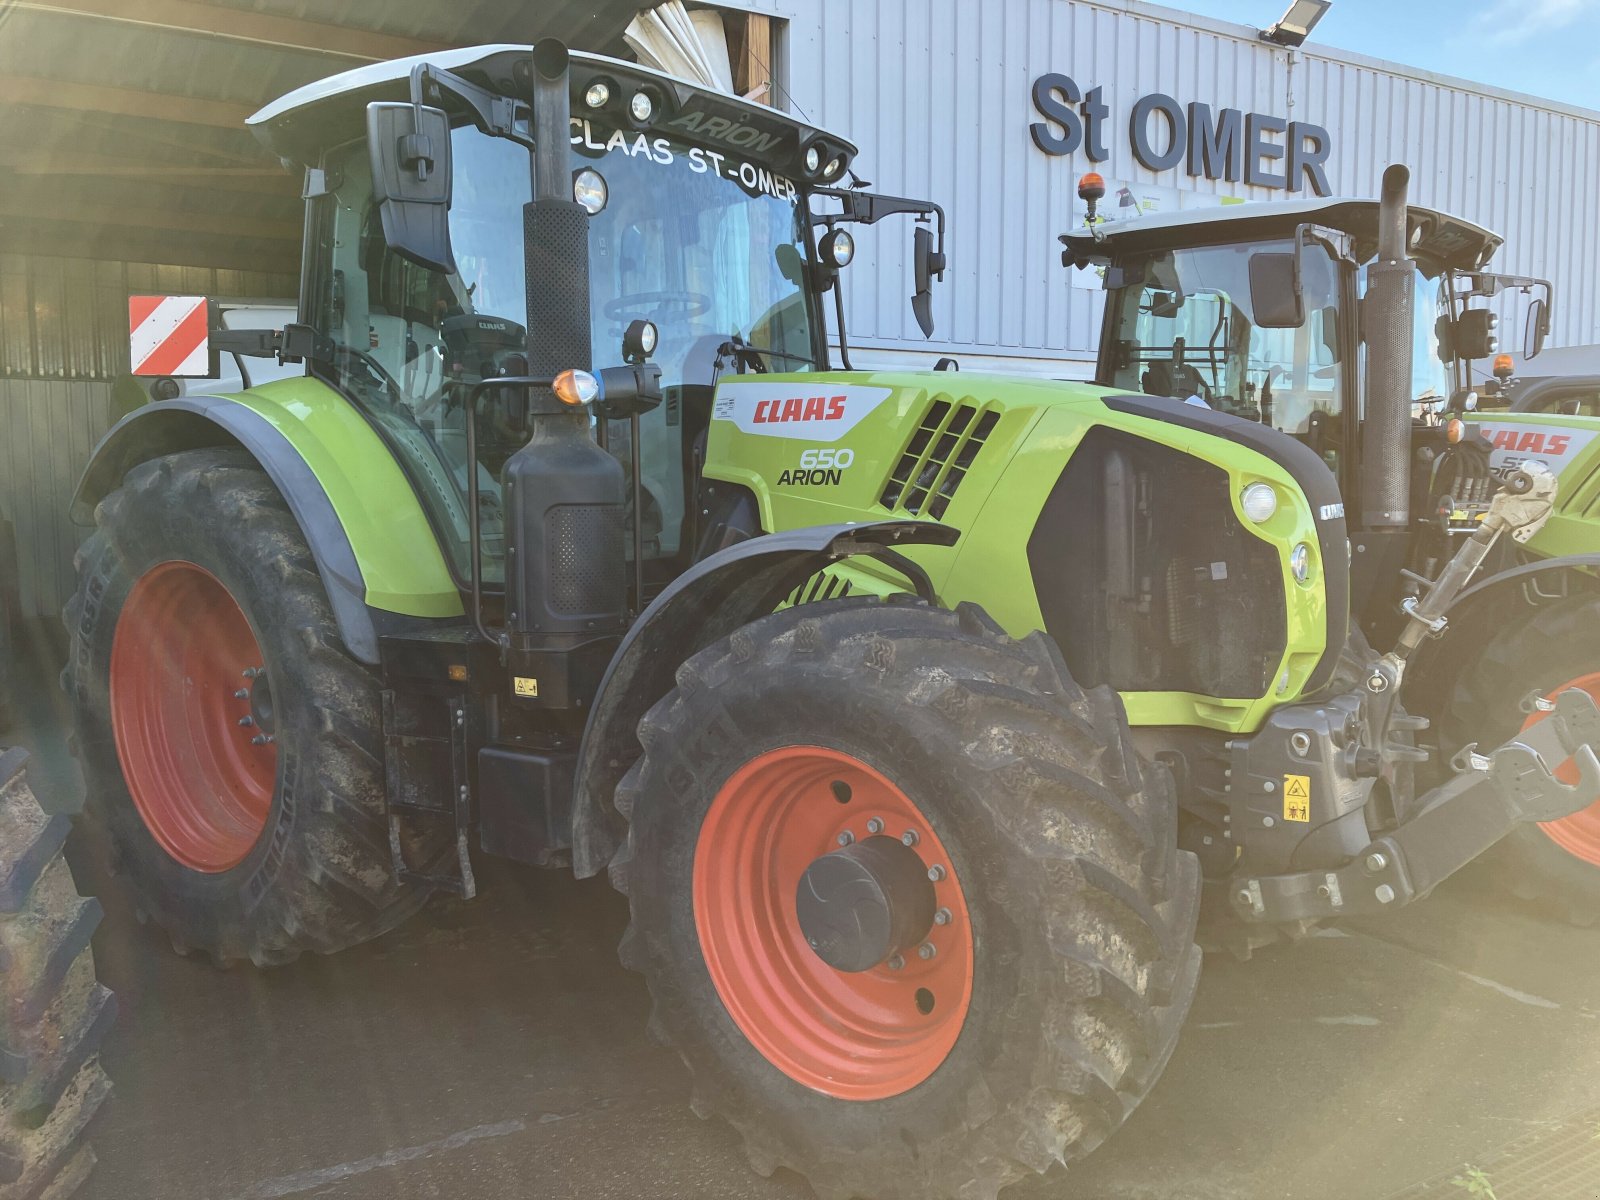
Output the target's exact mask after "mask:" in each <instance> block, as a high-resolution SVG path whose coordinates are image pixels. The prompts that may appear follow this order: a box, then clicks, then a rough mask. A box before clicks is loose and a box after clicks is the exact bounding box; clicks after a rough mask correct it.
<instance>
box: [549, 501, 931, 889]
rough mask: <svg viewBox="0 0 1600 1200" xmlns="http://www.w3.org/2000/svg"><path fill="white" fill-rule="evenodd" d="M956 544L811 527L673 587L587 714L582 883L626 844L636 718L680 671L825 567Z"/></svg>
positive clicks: (927, 531)
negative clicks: (618, 800)
mask: <svg viewBox="0 0 1600 1200" xmlns="http://www.w3.org/2000/svg"><path fill="white" fill-rule="evenodd" d="M960 536H961V535H960V533H959V531H957V530H955V529H952V528H950V527H949V526H948V525H938V524H934V523H933V522H931V521H874V522H871V523H867V524H839V525H814V526H810V527H807V528H802V529H792V530H787V531H785V532H783V533H773V534H765V535H763V536H761V537H755V538H751V539H749V540H748V541H744V542H740V543H739V544H737V545H735V546H730V547H728V548H727V549H726V550H722V551H719V552H718V553H716V554H713V555H711V556H710V557H709V558H706V559H704V560H703V561H701V562H699V563H696V564H695V565H694V566H693V567H691V568H690V569H689V570H688V571H686V572H684V573H683V574H682V575H680V576H679V577H678V578H677V579H675V580H674V581H673V582H672V584H671V585H670V586H669V587H668V588H667V589H666V590H665V591H664V592H662V593H661V595H659V596H657V597H656V599H655V601H654V602H653V603H652V604H651V605H650V607H649V608H647V609H645V611H644V615H643V616H641V617H640V618H639V619H638V620H637V621H635V622H634V623H633V626H632V628H630V629H629V630H628V632H627V635H626V636H625V637H624V638H623V639H622V645H621V646H620V647H619V648H618V650H617V654H616V657H614V658H613V659H612V660H611V665H610V666H609V667H608V668H607V669H606V674H605V678H604V679H602V680H601V681H600V691H599V693H598V694H597V695H596V697H595V702H594V707H593V708H591V709H590V710H589V721H588V724H587V726H586V728H585V729H584V737H583V748H582V750H581V751H580V752H579V756H578V771H577V779H576V782H575V784H574V787H573V816H572V866H573V870H574V871H575V872H576V874H577V875H578V877H579V878H585V877H587V876H590V875H593V874H595V873H597V872H598V871H600V870H602V869H604V867H605V866H606V864H607V863H608V862H610V861H611V857H612V855H614V854H615V853H616V851H617V849H618V847H619V846H620V845H621V844H622V835H623V821H622V818H621V816H619V815H618V813H617V810H616V808H615V806H614V805H613V803H612V796H613V795H614V793H615V792H616V789H617V784H618V783H619V782H620V781H621V779H622V777H623V775H625V774H626V773H627V771H628V768H629V767H631V766H632V765H633V761H634V759H636V758H638V756H639V743H638V740H637V736H636V733H635V731H636V730H637V728H638V725H639V720H640V718H641V717H643V716H644V714H645V713H646V712H648V711H649V710H650V707H651V705H653V704H655V702H656V701H657V700H660V699H661V697H663V696H665V695H666V694H667V692H668V691H670V690H671V689H672V686H673V682H674V676H675V673H676V671H677V668H678V664H679V663H681V662H683V661H684V660H685V659H686V658H688V657H690V656H691V655H692V654H694V653H695V652H696V651H698V650H701V649H704V648H705V647H706V646H709V645H711V644H712V643H713V642H716V641H718V640H720V639H722V638H724V637H727V636H728V635H729V634H730V633H732V632H733V631H734V630H735V629H737V628H738V627H739V626H741V625H744V624H746V623H747V622H749V621H752V620H754V619H755V618H757V617H761V616H765V615H766V614H767V613H770V612H772V611H773V610H774V609H776V608H777V607H778V605H779V604H781V603H782V602H783V599H784V597H786V596H787V595H789V593H791V592H793V591H794V590H795V588H797V587H799V586H800V585H801V584H802V583H804V582H805V581H806V580H807V579H809V578H810V577H811V576H812V575H814V574H816V573H817V572H818V571H820V570H822V569H823V568H824V567H826V566H827V565H828V564H829V563H832V562H837V561H838V560H840V559H842V558H849V557H851V556H853V555H857V554H866V555H877V556H884V555H891V556H892V554H893V549H894V547H896V546H908V545H931V546H952V545H954V544H955V542H956V540H957V539H958V538H959V537H960ZM897 569H898V566H897ZM913 582H915V581H913Z"/></svg>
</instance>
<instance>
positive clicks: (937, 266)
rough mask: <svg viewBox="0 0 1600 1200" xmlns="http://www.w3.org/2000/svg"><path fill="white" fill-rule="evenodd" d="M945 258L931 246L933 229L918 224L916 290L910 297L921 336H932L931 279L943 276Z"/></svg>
mask: <svg viewBox="0 0 1600 1200" xmlns="http://www.w3.org/2000/svg"><path fill="white" fill-rule="evenodd" d="M945 266H946V259H945V256H944V254H943V253H942V252H940V251H937V250H935V249H934V248H933V230H931V229H929V228H928V227H927V226H926V225H918V226H917V232H916V269H917V291H916V294H915V295H914V296H912V297H911V311H912V312H913V313H914V314H916V318H917V326H918V327H919V328H920V329H921V330H922V336H923V337H926V338H931V337H932V336H933V280H934V277H935V276H937V277H938V278H940V279H943V278H944V269H945Z"/></svg>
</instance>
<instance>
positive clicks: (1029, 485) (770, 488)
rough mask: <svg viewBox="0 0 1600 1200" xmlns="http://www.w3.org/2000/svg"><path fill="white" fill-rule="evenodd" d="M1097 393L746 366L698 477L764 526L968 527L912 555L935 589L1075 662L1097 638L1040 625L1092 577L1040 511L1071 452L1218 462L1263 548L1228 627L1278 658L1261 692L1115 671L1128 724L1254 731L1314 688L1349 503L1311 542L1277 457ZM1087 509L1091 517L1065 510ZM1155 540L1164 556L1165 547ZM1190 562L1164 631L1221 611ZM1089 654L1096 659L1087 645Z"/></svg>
mask: <svg viewBox="0 0 1600 1200" xmlns="http://www.w3.org/2000/svg"><path fill="white" fill-rule="evenodd" d="M1103 391H1104V390H1103V389H1101V388H1098V387H1094V386H1092V385H1081V384H1063V383H1050V382H1043V381H1040V382H1034V381H1025V380H1018V379H1011V378H998V377H987V376H981V375H976V374H973V375H965V374H949V373H924V374H916V373H904V374H902V373H882V374H868V373H853V374H835V375H827V376H809V377H786V376H775V375H762V376H755V377H750V376H744V377H739V378H736V379H731V380H726V381H724V382H723V383H722V385H721V386H720V387H719V389H718V392H717V398H716V402H715V405H714V410H713V419H712V422H711V428H710V433H709V437H708V446H707V457H706V475H707V476H708V477H709V478H712V479H718V480H726V481H728V482H732V483H737V484H739V485H741V486H742V487H745V488H747V489H749V490H750V492H751V493H752V494H754V495H755V497H756V499H757V504H758V506H759V508H760V513H761V525H762V528H763V529H766V530H781V529H792V528H797V527H801V526H806V525H813V524H822V523H828V522H837V521H875V520H883V519H886V518H891V517H916V518H920V519H924V520H936V521H940V522H942V523H944V524H947V525H950V526H953V527H954V528H956V529H957V530H959V531H960V532H961V535H962V536H961V538H960V540H959V541H958V542H957V543H956V545H954V546H952V547H948V548H946V547H938V546H918V547H914V548H908V550H907V552H906V553H907V555H908V557H912V558H915V559H916V560H917V561H918V562H919V563H920V564H921V565H922V566H923V567H924V569H926V570H927V571H928V573H929V575H930V577H931V579H932V581H933V585H934V588H935V589H936V591H937V592H938V594H939V596H940V598H941V600H942V601H943V602H944V603H946V604H954V603H957V602H959V601H963V600H970V601H973V602H975V603H978V604H981V605H982V606H983V607H984V608H985V609H986V610H987V611H988V612H989V613H990V614H991V615H992V616H993V617H994V618H995V619H996V620H997V621H999V622H1000V624H1001V625H1002V626H1004V627H1005V628H1006V630H1007V631H1008V632H1010V633H1012V634H1013V635H1015V636H1019V637H1020V636H1025V635H1026V634H1027V633H1029V632H1031V631H1033V630H1036V629H1043V630H1047V631H1048V632H1050V633H1051V634H1052V636H1054V637H1055V638H1056V640H1057V641H1058V642H1060V643H1062V645H1063V650H1064V653H1066V654H1067V656H1068V660H1069V662H1071V661H1073V655H1074V654H1075V653H1078V652H1079V651H1078V650H1077V649H1076V648H1074V646H1073V643H1074V641H1075V639H1092V638H1093V637H1094V636H1095V634H1094V631H1093V629H1092V628H1090V629H1087V630H1086V629H1083V628H1080V627H1079V626H1080V623H1079V622H1078V621H1076V620H1075V619H1072V618H1070V617H1068V618H1067V619H1066V620H1065V621H1063V620H1060V619H1047V618H1050V616H1051V614H1052V613H1056V614H1059V613H1061V611H1062V610H1061V608H1060V606H1059V604H1058V600H1059V598H1060V597H1059V593H1060V592H1061V591H1062V589H1063V587H1064V586H1065V585H1064V584H1063V580H1066V579H1069V578H1071V575H1072V572H1073V571H1077V570H1081V571H1082V572H1084V573H1087V574H1090V575H1092V574H1093V573H1094V571H1096V570H1097V569H1100V568H1097V567H1096V566H1095V565H1093V563H1092V561H1091V560H1092V558H1093V554H1092V553H1091V552H1090V551H1089V550H1088V549H1087V548H1086V546H1085V545H1083V544H1080V545H1078V546H1074V545H1072V544H1070V543H1071V538H1070V536H1065V537H1064V540H1063V541H1062V544H1061V546H1060V549H1059V552H1056V551H1053V550H1052V548H1051V544H1050V543H1051V540H1052V539H1053V538H1054V537H1056V533H1055V532H1054V531H1053V529H1052V528H1051V526H1054V525H1060V524H1061V523H1062V514H1061V513H1056V514H1054V515H1052V516H1051V517H1050V518H1048V519H1046V517H1045V512H1046V507H1047V505H1048V504H1049V503H1050V499H1051V496H1052V494H1053V493H1054V492H1055V490H1056V488H1057V484H1058V482H1059V481H1060V480H1061V478H1062V474H1063V470H1064V469H1066V467H1067V466H1068V464H1069V462H1071V461H1072V460H1073V459H1074V456H1075V455H1076V454H1078V453H1080V452H1081V453H1083V454H1085V455H1086V457H1087V458H1088V459H1089V460H1091V461H1092V462H1094V463H1099V462H1101V461H1102V459H1103V453H1102V450H1101V448H1100V447H1101V441H1102V439H1103V438H1104V437H1105V436H1106V432H1104V431H1120V432H1121V434H1122V435H1123V436H1126V437H1131V438H1134V439H1142V440H1143V442H1144V443H1146V444H1149V445H1150V446H1152V447H1153V448H1165V451H1166V452H1167V453H1169V454H1171V455H1174V456H1177V457H1178V458H1181V459H1183V460H1184V461H1186V462H1190V463H1194V464H1196V465H1197V469H1209V470H1210V471H1212V472H1213V473H1214V478H1215V479H1216V480H1217V484H1216V486H1215V487H1213V489H1212V491H1213V492H1214V493H1215V495H1214V497H1213V499H1214V504H1213V508H1214V509H1215V510H1216V511H1215V512H1214V513H1213V514H1212V515H1213V517H1214V518H1215V519H1217V520H1223V519H1226V520H1227V521H1229V522H1231V523H1232V524H1233V525H1234V526H1236V527H1237V531H1238V535H1239V538H1241V539H1248V541H1239V542H1238V543H1237V544H1238V545H1239V546H1240V547H1241V548H1245V547H1248V548H1249V549H1251V550H1252V551H1253V550H1254V545H1253V543H1257V542H1259V543H1260V544H1261V545H1262V547H1264V549H1265V554H1264V555H1263V554H1260V553H1255V554H1253V555H1252V556H1251V562H1252V563H1253V564H1254V565H1253V566H1252V567H1251V568H1250V570H1249V571H1247V572H1244V574H1245V575H1246V578H1245V579H1244V580H1243V581H1240V580H1238V579H1235V580H1234V582H1235V583H1236V584H1238V583H1241V582H1242V583H1243V586H1242V587H1240V588H1239V589H1238V590H1236V591H1234V592H1233V593H1232V596H1231V599H1230V600H1228V601H1227V603H1229V604H1231V605H1232V606H1233V610H1234V612H1235V617H1234V618H1233V621H1232V624H1231V626H1230V627H1231V628H1234V629H1239V628H1242V626H1243V624H1244V623H1245V622H1247V621H1254V622H1258V623H1260V624H1262V625H1263V626H1264V627H1269V628H1272V629H1273V637H1272V647H1273V649H1275V651H1276V652H1275V653H1273V654H1270V655H1266V654H1263V656H1262V659H1263V662H1265V661H1266V659H1268V658H1270V669H1265V670H1259V671H1257V672H1256V675H1255V677H1254V678H1255V680H1256V681H1258V682H1260V681H1262V680H1264V683H1263V685H1262V686H1261V687H1259V688H1256V689H1254V690H1252V689H1250V688H1246V687H1243V686H1242V685H1239V684H1238V683H1237V682H1236V681H1235V682H1233V684H1232V686H1230V687H1228V688H1226V689H1224V691H1225V692H1226V691H1231V692H1233V693H1235V694H1232V695H1228V694H1214V693H1212V692H1210V691H1209V690H1208V691H1206V692H1202V691H1200V690H1197V689H1196V687H1195V685H1196V684H1197V683H1198V682H1200V680H1201V676H1199V675H1191V676H1189V677H1186V678H1185V679H1183V680H1181V681H1178V680H1176V679H1175V677H1169V678H1164V679H1156V680H1155V682H1158V683H1159V684H1161V686H1159V687H1151V686H1148V684H1149V683H1150V682H1151V681H1152V678H1153V677H1150V676H1145V677H1139V676H1136V675H1124V676H1123V677H1121V678H1117V677H1115V672H1113V673H1112V674H1111V675H1108V676H1107V681H1109V682H1111V683H1113V684H1114V685H1115V686H1117V687H1118V688H1119V690H1122V691H1123V696H1124V700H1125V702H1126V704H1127V707H1128V713H1129V718H1130V720H1132V721H1133V723H1135V724H1140V725H1189V726H1201V727H1207V728H1214V729H1223V730H1229V731H1246V730H1250V729H1253V728H1255V727H1256V726H1257V725H1259V723H1260V721H1261V720H1262V718H1263V717H1264V715H1265V713H1266V712H1267V710H1268V709H1270V708H1271V707H1272V706H1273V705H1274V704H1280V703H1284V702H1286V701H1288V700H1291V699H1294V698H1295V697H1297V696H1298V695H1300V694H1301V693H1302V692H1304V691H1305V690H1307V687H1308V685H1309V684H1311V683H1312V682H1313V675H1314V674H1315V672H1316V669H1317V667H1318V666H1319V664H1320V663H1321V662H1322V660H1323V658H1324V654H1325V652H1326V650H1327V649H1328V644H1329V641H1328V632H1327V631H1328V628H1329V626H1330V620H1329V614H1328V602H1327V596H1328V591H1327V589H1326V588H1325V586H1324V584H1325V577H1324V572H1325V571H1327V570H1332V571H1334V572H1337V573H1339V576H1338V578H1339V580H1340V586H1339V587H1338V588H1336V589H1335V592H1336V594H1337V596H1338V597H1339V599H1338V605H1339V607H1341V609H1342V607H1343V599H1342V597H1343V595H1344V591H1343V584H1342V581H1343V578H1344V573H1346V572H1347V571H1348V563H1347V562H1346V561H1335V562H1332V563H1325V562H1324V558H1325V553H1324V551H1325V549H1326V548H1327V546H1329V545H1332V542H1333V541H1336V542H1337V550H1338V553H1337V555H1336V557H1337V558H1338V559H1340V560H1342V559H1344V557H1345V556H1344V546H1345V543H1344V538H1343V534H1342V528H1343V524H1342V513H1341V514H1339V515H1338V517H1337V519H1336V520H1337V525H1338V529H1339V530H1340V533H1339V536H1338V538H1337V539H1332V540H1328V539H1319V530H1318V523H1317V520H1316V518H1315V517H1314V516H1313V513H1312V511H1311V505H1310V503H1309V502H1308V500H1307V498H1306V493H1305V491H1304V490H1303V489H1302V488H1301V487H1300V486H1299V484H1297V482H1296V480H1295V478H1294V477H1293V476H1292V475H1291V474H1290V473H1289V471H1287V470H1286V469H1285V468H1284V466H1283V465H1282V464H1281V463H1280V462H1277V461H1274V459H1273V458H1271V457H1269V456H1268V455H1267V454H1265V453H1263V452H1261V451H1260V450H1259V449H1254V448H1252V447H1251V446H1249V445H1245V444H1243V443H1242V442H1240V441H1235V440H1230V439H1229V438H1227V437H1225V436H1219V435H1218V434H1217V432H1215V431H1213V430H1208V429H1196V428H1188V427H1185V426H1183V425H1181V424H1176V423H1173V422H1170V421H1166V420H1161V419H1157V418H1156V417H1152V416H1149V415H1141V414H1139V413H1135V412H1123V411H1117V410H1116V409H1115V408H1113V407H1111V406H1109V405H1108V404H1107V403H1105V402H1104V399H1103ZM1095 431H1103V432H1099V433H1096V432H1095ZM1091 433H1094V435H1095V436H1094V437H1093V438H1090V434H1091ZM1157 452H1159V450H1158V449H1153V450H1152V453H1157ZM1207 464H1209V467H1208V466H1207ZM1097 469H1098V468H1097ZM1256 481H1261V482H1266V483H1269V484H1270V485H1272V487H1273V488H1274V490H1275V491H1276V492H1277V494H1278V496H1279V499H1280V507H1279V510H1278V512H1277V514H1276V515H1275V516H1274V517H1273V518H1272V519H1271V520H1270V521H1268V522H1266V523H1265V524H1264V525H1260V526H1248V525H1247V524H1246V523H1245V522H1244V518H1243V516H1242V514H1241V513H1240V512H1239V510H1238V494H1239V492H1240V490H1241V489H1242V488H1243V487H1244V486H1245V485H1246V484H1248V483H1250V482H1256ZM1330 481H1331V476H1330ZM1086 508H1087V509H1091V510H1092V511H1087V512H1077V513H1072V512H1071V510H1081V509H1086ZM1102 509H1103V496H1102V494H1101V492H1100V490H1098V489H1096V488H1093V487H1090V488H1087V489H1084V491H1083V493H1082V495H1081V497H1078V498H1076V499H1074V500H1072V501H1071V502H1070V503H1068V504H1067V510H1068V511H1069V513H1070V515H1071V516H1073V517H1078V516H1081V517H1082V519H1083V520H1084V521H1086V522H1089V523H1091V524H1093V523H1097V522H1099V521H1100V520H1101V516H1102ZM1224 514H1225V516H1224ZM1042 522H1043V523H1044V525H1045V528H1044V529H1043V530H1041V523H1042ZM1068 524H1070V521H1069V522H1068ZM1061 532H1062V533H1063V535H1068V534H1070V530H1066V529H1063V530H1062V531H1061ZM1036 537H1037V541H1035V539H1036ZM1030 542H1034V544H1035V548H1036V549H1035V555H1034V558H1036V559H1040V560H1041V561H1044V560H1048V561H1049V562H1050V563H1051V564H1052V566H1051V568H1050V570H1048V571H1045V572H1042V573H1041V572H1040V571H1039V570H1038V569H1037V568H1036V566H1035V563H1034V562H1033V561H1031V560H1030ZM1302 542H1304V543H1306V544H1307V545H1308V546H1309V558H1310V567H1311V574H1310V577H1309V578H1308V580H1307V582H1306V583H1305V584H1300V583H1297V582H1296V581H1295V580H1294V578H1293V576H1292V574H1291V572H1290V567H1289V558H1290V555H1291V552H1292V551H1293V549H1294V547H1295V546H1296V545H1298V544H1300V543H1302ZM1147 549H1149V550H1150V553H1153V554H1166V553H1169V552H1170V550H1171V547H1170V546H1166V547H1163V546H1155V547H1153V548H1147ZM1186 549H1187V550H1194V551H1198V549H1199V547H1187V548H1186ZM1221 561H1223V560H1221V559H1207V560H1206V561H1205V563H1204V564H1200V565H1201V566H1203V567H1204V568H1205V571H1206V573H1207V575H1208V580H1207V581H1206V582H1208V583H1209V582H1220V581H1218V580H1212V579H1210V576H1211V573H1212V572H1213V570H1214V568H1213V563H1214V562H1221ZM1241 561H1243V560H1242V559H1241ZM1196 563H1198V560H1196ZM1263 563H1266V564H1267V565H1266V567H1265V568H1263V566H1262V564H1263ZM1194 569H1195V563H1188V564H1187V565H1184V566H1181V567H1180V568H1179V570H1180V573H1183V574H1185V579H1184V582H1185V584H1186V586H1188V589H1189V590H1188V591H1186V592H1185V596H1186V597H1188V599H1186V600H1184V601H1182V602H1181V603H1183V604H1184V605H1187V607H1186V608H1185V612H1184V613H1183V614H1182V615H1184V616H1186V617H1190V618H1197V619H1196V620H1191V621H1189V622H1188V623H1187V624H1183V623H1181V622H1180V623H1179V624H1178V625H1172V624H1170V623H1169V625H1168V628H1169V631H1170V630H1173V629H1175V630H1176V631H1177V632H1178V633H1179V634H1180V635H1181V636H1182V637H1183V638H1189V637H1195V638H1206V637H1213V638H1214V636H1215V633H1216V629H1215V628H1212V627H1210V626H1208V624H1207V622H1208V621H1214V619H1215V618H1216V615H1217V613H1218V612H1220V611H1221V609H1220V608H1213V609H1211V610H1210V612H1209V614H1208V613H1207V612H1206V611H1205V605H1204V603H1198V602H1193V601H1194V598H1195V597H1196V595H1197V593H1196V592H1195V587H1198V585H1199V582H1200V581H1198V580H1191V579H1189V576H1190V575H1192V574H1193V571H1194ZM1165 570H1166V568H1165V567H1163V571H1164V572H1165ZM1263 576H1264V577H1263ZM905 586H906V585H905V583H904V582H903V580H901V579H899V578H898V577H897V576H896V575H895V574H894V573H893V572H892V571H890V570H888V569H887V568H886V567H885V566H884V565H883V564H881V563H878V562H873V561H864V560H852V561H851V562H848V563H841V564H837V565H835V566H833V567H831V568H829V570H828V572H827V578H826V579H824V580H819V581H813V582H811V583H809V584H807V585H805V586H803V587H801V588H799V589H797V590H796V592H795V594H794V596H793V599H794V600H795V601H797V602H803V601H805V600H809V599H817V598H824V597H826V596H836V595H840V594H860V593H863V592H869V593H879V594H881V593H883V592H888V591H902V590H905ZM1086 586H1089V587H1099V586H1103V581H1097V580H1093V579H1091V580H1090V582H1089V583H1088V584H1087V585H1086ZM1256 588H1260V589H1264V590H1265V592H1266V593H1267V594H1266V596H1265V597H1264V599H1263V600H1262V602H1261V603H1260V604H1259V605H1258V604H1256V603H1255V597H1254V595H1253V591H1252V589H1256ZM1207 590H1208V591H1210V594H1211V598H1212V599H1217V598H1218V593H1217V592H1216V590H1211V589H1207ZM1219 603H1220V601H1219ZM1164 619H1165V618H1164ZM1339 619H1340V620H1341V621H1342V620H1343V616H1342V613H1341V615H1340V618H1339ZM1083 653H1085V654H1088V655H1090V656H1092V654H1093V651H1092V650H1084V651H1083ZM1191 656H1192V655H1191ZM1206 682H1208V683H1210V684H1212V685H1215V684H1216V683H1218V682H1219V681H1218V680H1206ZM1221 682H1224V683H1227V682H1229V681H1221ZM1246 692H1248V694H1242V693H1246Z"/></svg>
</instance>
